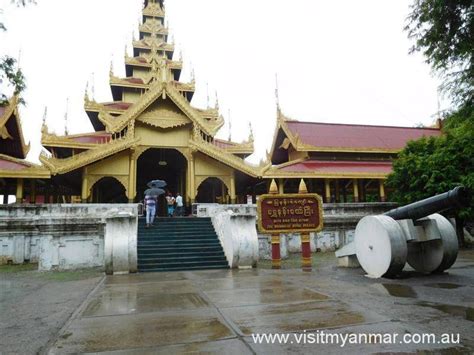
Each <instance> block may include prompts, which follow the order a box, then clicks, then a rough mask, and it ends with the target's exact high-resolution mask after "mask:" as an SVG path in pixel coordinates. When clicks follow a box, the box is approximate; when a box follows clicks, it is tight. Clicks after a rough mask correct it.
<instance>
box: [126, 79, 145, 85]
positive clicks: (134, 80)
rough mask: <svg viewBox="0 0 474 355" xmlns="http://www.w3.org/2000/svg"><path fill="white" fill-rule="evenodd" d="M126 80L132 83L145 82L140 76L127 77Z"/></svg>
mask: <svg viewBox="0 0 474 355" xmlns="http://www.w3.org/2000/svg"><path fill="white" fill-rule="evenodd" d="M124 80H125V81H128V82H129V83H132V84H143V80H142V79H139V78H125V79H124Z"/></svg>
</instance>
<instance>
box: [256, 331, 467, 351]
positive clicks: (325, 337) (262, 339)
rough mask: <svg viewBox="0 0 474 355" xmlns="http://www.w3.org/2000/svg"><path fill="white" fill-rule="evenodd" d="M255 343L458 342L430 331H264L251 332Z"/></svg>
mask: <svg viewBox="0 0 474 355" xmlns="http://www.w3.org/2000/svg"><path fill="white" fill-rule="evenodd" d="M252 338H253V341H254V343H255V344H294V345H305V344H321V345H339V346H340V347H341V348H343V347H345V346H347V345H357V344H387V345H390V344H460V337H459V334H447V333H446V334H441V335H436V334H432V333H422V334H418V333H413V334H412V333H405V334H399V333H368V334H364V333H360V334H355V333H351V334H341V333H326V332H324V331H319V330H318V331H316V332H307V331H304V332H303V333H275V334H271V333H268V334H267V333H264V334H259V333H257V334H252Z"/></svg>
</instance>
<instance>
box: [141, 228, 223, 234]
mask: <svg viewBox="0 0 474 355" xmlns="http://www.w3.org/2000/svg"><path fill="white" fill-rule="evenodd" d="M197 233H203V234H212V235H215V234H216V232H215V231H214V229H213V228H212V229H211V228H199V227H197V228H189V229H159V228H155V227H152V228H145V229H143V230H138V234H139V235H161V234H197Z"/></svg>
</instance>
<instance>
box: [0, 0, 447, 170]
mask: <svg viewBox="0 0 474 355" xmlns="http://www.w3.org/2000/svg"><path fill="white" fill-rule="evenodd" d="M412 1H413V0H358V1H354V0H339V1H328V0H292V1H284V0H240V1H232V0H199V1H198V0H167V1H166V6H167V7H166V9H167V21H168V23H169V27H170V30H171V34H172V35H173V37H174V40H175V43H176V45H177V51H176V53H175V56H176V57H178V55H179V52H180V50H182V52H183V59H184V62H185V69H184V71H183V75H182V79H181V80H182V81H188V80H189V79H190V76H191V75H190V73H191V68H194V70H195V74H196V84H197V90H196V95H195V96H194V99H193V105H194V106H197V107H205V106H206V105H207V96H208V92H209V96H210V101H211V102H210V103H211V105H213V104H214V97H215V92H216V91H217V95H218V98H219V103H220V108H221V114H222V115H223V116H224V117H225V119H226V122H228V119H229V111H230V116H231V119H232V139H233V140H235V141H238V142H239V141H242V140H244V139H246V138H247V133H248V123H249V122H251V123H252V125H253V127H254V134H255V139H256V154H255V156H254V157H252V159H251V160H252V161H258V160H259V159H260V158H262V157H263V156H264V155H265V150H266V149H270V145H271V140H272V136H273V132H274V127H275V123H276V109H275V86H276V84H275V82H276V80H275V74H276V73H278V78H279V92H280V102H281V107H282V110H283V112H284V113H285V114H286V115H288V116H290V117H291V118H293V119H297V120H302V121H317V122H332V123H357V124H380V125H399V126H415V125H418V124H420V123H423V124H425V125H430V124H432V122H433V121H434V119H435V116H436V112H437V110H438V107H437V101H438V100H437V85H438V83H439V81H438V80H437V79H436V78H433V77H432V76H431V74H430V68H429V67H428V65H427V64H425V63H424V62H423V57H422V56H421V55H409V54H408V50H409V47H410V41H409V40H408V39H407V37H406V33H405V32H403V27H404V23H405V19H406V17H407V15H408V13H409V5H410V4H411V3H412ZM141 7H142V1H141V0H37V5H36V6H29V7H27V8H16V7H14V6H11V5H10V0H0V8H3V9H4V13H3V15H0V16H2V20H3V22H4V23H5V25H6V26H7V28H8V32H6V33H0V43H1V45H0V55H4V54H9V55H12V56H14V57H18V56H19V53H20V49H21V56H20V61H21V67H22V69H23V71H24V73H25V75H26V78H27V85H28V89H27V90H26V92H25V94H24V98H25V100H26V102H27V106H26V107H25V108H22V109H21V114H22V122H23V128H24V131H25V135H26V137H27V140H31V142H32V148H33V149H32V152H31V154H30V156H29V159H31V160H33V161H35V160H36V159H37V156H38V154H39V149H40V143H39V141H40V128H41V121H42V117H43V112H44V108H45V107H46V106H47V107H48V116H47V123H48V125H49V127H50V128H51V129H52V130H54V131H55V132H56V133H59V134H62V133H64V116H65V112H66V102H67V98H69V112H68V121H69V123H68V129H69V132H70V133H71V134H73V133H82V132H88V131H92V130H93V129H92V126H91V124H90V122H89V119H88V117H87V115H86V114H85V112H84V109H83V99H84V90H85V87H86V83H87V82H88V81H89V82H90V86H92V83H94V85H93V86H94V91H95V99H96V100H97V101H100V102H103V101H111V99H112V97H111V93H110V86H109V85H108V84H109V83H108V78H109V68H110V62H111V60H113V63H114V70H115V74H116V75H119V76H123V75H124V53H125V46H126V45H128V49H129V54H130V55H131V41H132V36H133V34H134V33H135V36H137V37H138V21H139V20H140V14H141ZM442 108H443V107H442ZM218 136H219V137H223V138H227V137H228V136H229V129H228V125H227V123H226V126H225V127H223V128H222V129H221V131H220V132H219V134H218Z"/></svg>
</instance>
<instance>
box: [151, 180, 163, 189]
mask: <svg viewBox="0 0 474 355" xmlns="http://www.w3.org/2000/svg"><path fill="white" fill-rule="evenodd" d="M166 185H167V184H166V181H164V180H152V181H150V182H149V183H148V184H147V186H148V187H149V188H154V187H156V188H161V187H166Z"/></svg>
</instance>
